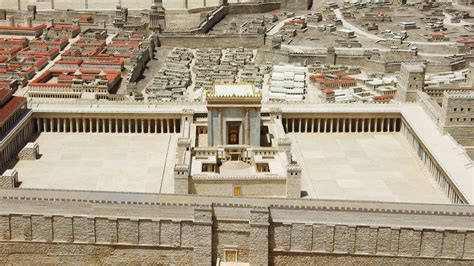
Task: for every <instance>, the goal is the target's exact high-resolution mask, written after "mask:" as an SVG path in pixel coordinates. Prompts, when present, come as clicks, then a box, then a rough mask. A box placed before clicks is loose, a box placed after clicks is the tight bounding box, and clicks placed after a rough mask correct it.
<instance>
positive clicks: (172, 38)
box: [159, 34, 265, 48]
mask: <svg viewBox="0 0 474 266" xmlns="http://www.w3.org/2000/svg"><path fill="white" fill-rule="evenodd" d="M159 40H160V44H161V46H165V47H186V48H213V47H217V46H219V47H220V48H232V47H245V48H259V47H262V46H264V45H265V38H264V36H263V35H259V34H219V35H212V34H201V35H191V34H182V35H179V34H174V35H167V34H162V35H160V36H159Z"/></svg>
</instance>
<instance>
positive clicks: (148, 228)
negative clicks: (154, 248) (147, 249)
mask: <svg viewBox="0 0 474 266" xmlns="http://www.w3.org/2000/svg"><path fill="white" fill-rule="evenodd" d="M138 234H139V236H138V240H139V243H140V244H146V245H159V244H160V223H159V222H155V221H152V220H140V221H139V223H138Z"/></svg>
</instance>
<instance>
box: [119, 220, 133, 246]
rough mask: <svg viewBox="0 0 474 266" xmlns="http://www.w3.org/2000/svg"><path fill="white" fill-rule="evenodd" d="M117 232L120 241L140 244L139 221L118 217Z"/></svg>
mask: <svg viewBox="0 0 474 266" xmlns="http://www.w3.org/2000/svg"><path fill="white" fill-rule="evenodd" d="M117 234H118V238H117V239H118V240H117V242H118V243H123V244H138V221H134V220H129V219H118V220H117Z"/></svg>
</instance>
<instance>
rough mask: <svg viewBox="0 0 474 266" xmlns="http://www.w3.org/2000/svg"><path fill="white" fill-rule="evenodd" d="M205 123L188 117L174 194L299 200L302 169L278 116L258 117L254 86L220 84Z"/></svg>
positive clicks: (209, 95) (209, 94) (209, 103)
mask: <svg viewBox="0 0 474 266" xmlns="http://www.w3.org/2000/svg"><path fill="white" fill-rule="evenodd" d="M206 99H207V109H208V117H207V121H206V120H203V119H200V118H196V119H193V117H192V116H191V115H190V116H189V117H188V118H186V119H187V120H185V121H184V130H183V132H182V134H183V138H181V139H179V140H178V147H177V157H176V165H175V193H179V194H201V195H223V196H244V195H245V196H276V197H292V198H297V197H300V190H301V188H300V185H301V168H300V167H299V165H298V164H297V163H296V162H294V161H293V160H292V156H291V141H290V140H289V139H288V138H287V137H286V136H285V131H284V129H283V127H282V123H281V121H280V119H281V116H280V115H277V114H276V115H275V114H272V115H265V116H264V117H262V114H261V112H260V108H261V100H262V95H261V92H260V91H259V90H258V89H256V88H255V87H254V86H253V85H250V84H233V83H230V84H217V85H215V86H214V89H213V90H210V91H208V92H207V95H206Z"/></svg>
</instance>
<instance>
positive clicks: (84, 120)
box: [82, 118, 86, 132]
mask: <svg viewBox="0 0 474 266" xmlns="http://www.w3.org/2000/svg"><path fill="white" fill-rule="evenodd" d="M82 132H86V119H85V118H82Z"/></svg>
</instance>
